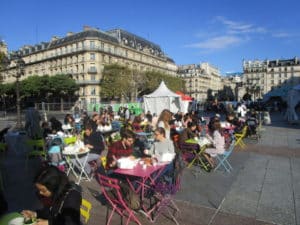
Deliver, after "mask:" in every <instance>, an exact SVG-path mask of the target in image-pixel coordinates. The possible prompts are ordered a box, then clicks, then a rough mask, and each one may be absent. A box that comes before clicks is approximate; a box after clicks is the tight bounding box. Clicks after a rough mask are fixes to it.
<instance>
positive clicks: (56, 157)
mask: <svg viewBox="0 0 300 225" xmlns="http://www.w3.org/2000/svg"><path fill="white" fill-rule="evenodd" d="M63 149H64V142H63V140H62V138H61V137H54V138H53V140H51V141H50V143H49V148H48V153H47V157H48V161H49V164H50V165H53V166H56V167H57V168H58V169H60V170H61V171H65V164H66V161H65V159H64V157H63V154H62V150H63Z"/></svg>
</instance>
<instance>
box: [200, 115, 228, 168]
mask: <svg viewBox="0 0 300 225" xmlns="http://www.w3.org/2000/svg"><path fill="white" fill-rule="evenodd" d="M211 133H212V136H210V135H209V134H207V135H206V137H207V138H208V139H209V140H210V141H211V142H212V144H213V147H212V148H206V149H205V154H204V156H205V158H206V159H207V161H208V162H209V164H210V165H211V166H212V167H214V164H215V163H214V160H213V159H212V157H216V155H217V154H223V153H224V151H225V138H224V136H223V135H222V130H221V123H220V121H214V122H213V124H212V130H211Z"/></svg>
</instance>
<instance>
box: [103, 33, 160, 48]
mask: <svg viewBox="0 0 300 225" xmlns="http://www.w3.org/2000/svg"><path fill="white" fill-rule="evenodd" d="M107 33H109V34H111V35H112V36H114V37H116V38H117V39H118V41H119V42H120V43H123V44H124V45H127V46H129V47H131V48H136V49H138V50H142V49H144V48H148V49H150V50H152V51H153V52H150V53H155V52H156V54H163V52H162V50H161V48H160V46H159V45H157V44H155V43H153V42H151V41H148V40H146V39H144V38H142V37H140V36H138V35H135V34H132V33H130V32H128V31H125V30H122V29H113V30H109V31H107Z"/></svg>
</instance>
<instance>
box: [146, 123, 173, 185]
mask: <svg viewBox="0 0 300 225" xmlns="http://www.w3.org/2000/svg"><path fill="white" fill-rule="evenodd" d="M154 136H155V142H154V144H153V145H152V147H151V148H150V149H149V150H148V149H145V150H144V153H145V155H149V156H151V157H153V158H155V159H157V161H158V162H165V159H164V157H165V156H164V155H165V154H166V153H170V154H172V155H173V156H172V158H170V163H169V164H168V165H167V166H166V168H165V169H164V171H163V172H162V173H161V175H160V176H164V175H167V179H168V178H171V179H172V178H173V176H172V174H171V173H172V171H173V169H174V166H173V159H174V158H175V149H174V144H173V142H172V141H171V140H170V139H167V138H166V132H165V129H164V128H162V127H158V128H156V130H155V131H154Z"/></svg>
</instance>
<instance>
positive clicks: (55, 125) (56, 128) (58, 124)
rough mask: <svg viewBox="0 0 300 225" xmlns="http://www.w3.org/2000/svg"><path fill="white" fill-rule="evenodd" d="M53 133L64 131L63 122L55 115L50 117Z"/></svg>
mask: <svg viewBox="0 0 300 225" xmlns="http://www.w3.org/2000/svg"><path fill="white" fill-rule="evenodd" d="M50 123H51V129H52V133H54V134H55V133H57V132H58V131H63V129H62V124H61V122H60V121H59V120H58V119H56V118H55V117H51V118H50Z"/></svg>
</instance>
